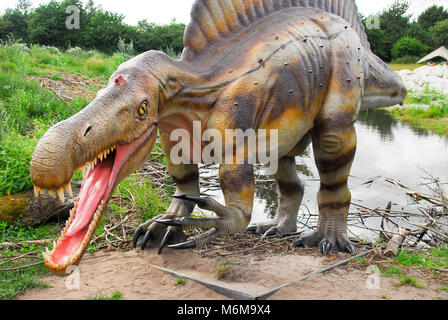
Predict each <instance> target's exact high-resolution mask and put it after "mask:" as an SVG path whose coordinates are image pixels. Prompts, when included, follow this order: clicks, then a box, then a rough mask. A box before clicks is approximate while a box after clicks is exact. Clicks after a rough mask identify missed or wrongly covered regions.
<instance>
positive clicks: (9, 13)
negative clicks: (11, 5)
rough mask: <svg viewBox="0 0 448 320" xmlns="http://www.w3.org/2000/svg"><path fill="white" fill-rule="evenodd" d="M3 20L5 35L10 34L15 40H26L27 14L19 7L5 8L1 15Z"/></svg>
mask: <svg viewBox="0 0 448 320" xmlns="http://www.w3.org/2000/svg"><path fill="white" fill-rule="evenodd" d="M2 20H3V21H4V28H5V29H4V31H3V33H4V34H5V35H6V36H12V37H13V38H14V39H16V40H22V41H24V42H27V41H28V37H29V36H28V21H29V17H28V15H25V14H24V13H22V12H21V11H20V10H19V9H17V8H16V9H7V10H6V12H5V14H4V15H3V17H2Z"/></svg>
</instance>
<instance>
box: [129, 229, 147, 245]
mask: <svg viewBox="0 0 448 320" xmlns="http://www.w3.org/2000/svg"><path fill="white" fill-rule="evenodd" d="M144 233H145V231H144V230H143V228H142V227H138V228H137V230H136V231H135V233H134V240H133V242H132V244H133V245H134V248H137V242H138V239H139V238H140V237H141V236H142V235H143V234H144Z"/></svg>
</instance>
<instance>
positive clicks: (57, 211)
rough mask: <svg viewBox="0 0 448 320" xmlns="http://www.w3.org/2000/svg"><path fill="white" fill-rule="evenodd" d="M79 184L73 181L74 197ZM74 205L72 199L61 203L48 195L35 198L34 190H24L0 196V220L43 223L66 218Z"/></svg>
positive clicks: (26, 223)
mask: <svg viewBox="0 0 448 320" xmlns="http://www.w3.org/2000/svg"><path fill="white" fill-rule="evenodd" d="M79 189H80V184H77V183H73V194H74V196H75V198H76V197H77V196H78V194H79ZM73 206H74V199H69V200H67V201H66V202H65V203H61V202H60V201H59V199H55V198H52V197H50V196H48V195H41V196H40V197H39V198H35V196H34V192H31V191H30V192H26V193H21V194H16V195H11V196H6V197H2V198H0V222H2V221H3V222H7V223H10V224H12V223H21V224H22V225H25V226H32V225H36V224H43V223H45V222H48V221H49V220H52V219H66V218H67V217H68V216H69V213H70V210H71V209H72V208H73Z"/></svg>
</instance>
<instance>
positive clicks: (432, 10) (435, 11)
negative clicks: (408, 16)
mask: <svg viewBox="0 0 448 320" xmlns="http://www.w3.org/2000/svg"><path fill="white" fill-rule="evenodd" d="M446 19H448V10H446V9H445V8H444V7H442V6H437V5H433V6H431V7H429V8H428V9H426V10H425V11H424V12H423V13H422V14H421V15H420V16H419V17H418V23H420V24H421V25H422V27H423V29H425V30H429V29H430V28H431V27H434V26H435V25H436V23H437V22H439V21H443V20H446Z"/></svg>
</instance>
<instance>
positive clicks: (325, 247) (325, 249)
mask: <svg viewBox="0 0 448 320" xmlns="http://www.w3.org/2000/svg"><path fill="white" fill-rule="evenodd" d="M332 247H333V245H332V244H331V242H328V241H326V240H324V241H322V242H321V243H320V245H319V248H320V250H321V252H322V255H323V256H324V257H326V256H328V254H329V253H330V251H331V249H332Z"/></svg>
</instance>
